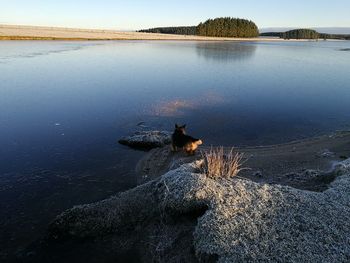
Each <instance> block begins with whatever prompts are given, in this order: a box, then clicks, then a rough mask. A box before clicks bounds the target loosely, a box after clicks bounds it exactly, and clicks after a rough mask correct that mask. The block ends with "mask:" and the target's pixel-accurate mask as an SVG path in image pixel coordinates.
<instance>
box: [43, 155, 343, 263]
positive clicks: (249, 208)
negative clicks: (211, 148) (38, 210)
mask: <svg viewBox="0 0 350 263" xmlns="http://www.w3.org/2000/svg"><path fill="white" fill-rule="evenodd" d="M198 165H200V163H199V162H197V163H192V164H187V165H183V166H181V167H179V168H178V169H175V170H172V171H169V172H168V173H166V174H165V175H163V176H162V177H160V178H159V179H157V180H154V181H151V182H149V183H147V184H144V185H141V186H139V187H137V188H135V189H132V190H130V191H127V192H124V193H121V194H119V195H117V196H114V197H112V198H110V199H107V200H104V201H102V202H98V203H95V204H90V205H82V206H77V207H74V208H72V209H70V210H68V211H66V212H64V213H63V214H61V215H60V216H58V217H57V218H56V220H55V221H54V222H53V223H52V224H51V226H50V229H49V234H50V235H51V237H53V238H59V237H62V236H66V237H71V238H74V237H78V238H80V237H97V236H104V235H107V234H108V235H110V234H116V235H118V233H121V232H122V231H125V229H129V228H133V227H135V226H136V225H142V224H144V223H145V222H149V221H151V220H152V219H153V218H156V217H160V216H162V214H163V213H164V214H165V213H166V214H168V215H170V216H172V217H174V218H175V217H176V215H181V214H186V213H190V212H191V211H194V210H198V209H203V208H205V209H206V211H205V213H204V214H201V216H200V217H199V219H198V223H197V226H196V227H195V231H194V240H193V243H194V249H195V252H196V255H197V256H198V257H199V258H201V259H202V258H203V255H215V256H216V258H217V259H218V261H219V262H268V261H269V262H350V220H349V218H350V160H347V161H344V162H343V163H340V164H339V165H338V166H337V167H336V170H335V173H336V174H337V177H336V179H335V181H334V182H333V183H331V185H330V187H329V188H328V189H327V190H325V191H324V192H310V191H303V190H297V189H294V188H291V187H288V186H281V185H268V184H261V183H254V182H252V181H248V180H243V179H238V178H234V179H231V180H227V179H218V180H213V179H210V178H208V177H206V175H204V174H201V173H199V170H198ZM116 249H118V248H116Z"/></svg>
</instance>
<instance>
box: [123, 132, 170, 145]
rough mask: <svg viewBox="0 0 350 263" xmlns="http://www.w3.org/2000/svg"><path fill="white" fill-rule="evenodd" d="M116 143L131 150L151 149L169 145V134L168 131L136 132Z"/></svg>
mask: <svg viewBox="0 0 350 263" xmlns="http://www.w3.org/2000/svg"><path fill="white" fill-rule="evenodd" d="M118 142H119V143H120V144H123V145H127V146H130V147H133V148H144V149H152V148H156V147H163V146H164V145H166V144H170V143H171V133H170V132H168V131H138V132H135V133H134V134H132V135H129V136H125V137H123V138H121V139H120V140H119V141H118Z"/></svg>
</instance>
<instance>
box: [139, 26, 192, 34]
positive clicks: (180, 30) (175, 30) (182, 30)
mask: <svg viewBox="0 0 350 263" xmlns="http://www.w3.org/2000/svg"><path fill="white" fill-rule="evenodd" d="M196 28H197V27H196V26H176V27H155V28H150V29H142V30H140V31H139V32H143V33H161V34H174V35H196Z"/></svg>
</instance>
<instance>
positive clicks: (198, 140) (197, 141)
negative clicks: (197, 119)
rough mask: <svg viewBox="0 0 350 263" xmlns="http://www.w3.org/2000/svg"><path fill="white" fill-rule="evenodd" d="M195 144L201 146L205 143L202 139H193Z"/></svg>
mask: <svg viewBox="0 0 350 263" xmlns="http://www.w3.org/2000/svg"><path fill="white" fill-rule="evenodd" d="M193 143H195V144H197V145H201V144H203V141H202V140H201V139H193Z"/></svg>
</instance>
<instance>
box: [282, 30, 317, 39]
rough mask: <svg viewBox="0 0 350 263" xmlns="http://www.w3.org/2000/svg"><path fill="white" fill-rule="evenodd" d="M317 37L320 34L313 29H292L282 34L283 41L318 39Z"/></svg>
mask: <svg viewBox="0 0 350 263" xmlns="http://www.w3.org/2000/svg"><path fill="white" fill-rule="evenodd" d="M319 37H320V34H319V33H318V32H317V31H316V30H313V29H294V30H289V31H287V32H284V33H283V34H282V38H284V39H318V38H319Z"/></svg>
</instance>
